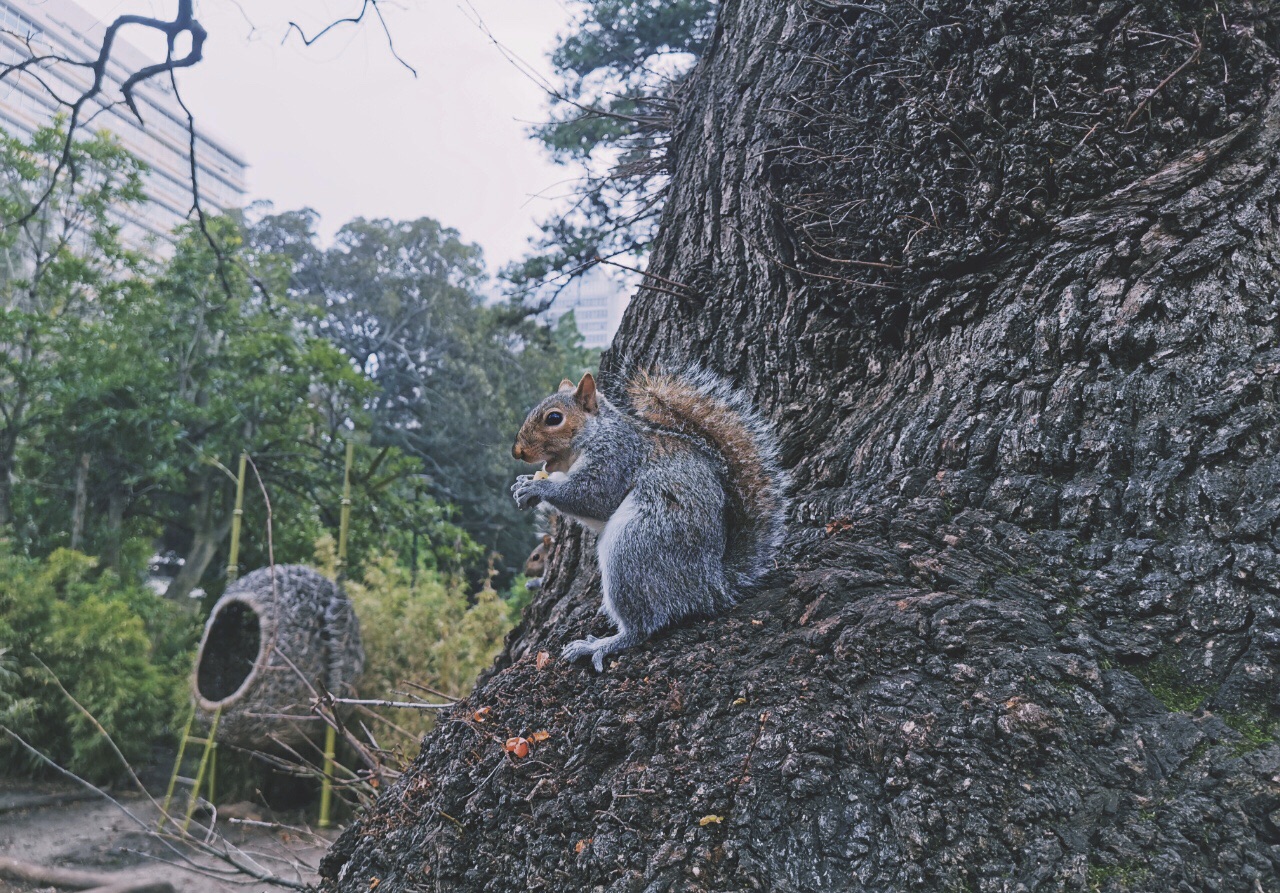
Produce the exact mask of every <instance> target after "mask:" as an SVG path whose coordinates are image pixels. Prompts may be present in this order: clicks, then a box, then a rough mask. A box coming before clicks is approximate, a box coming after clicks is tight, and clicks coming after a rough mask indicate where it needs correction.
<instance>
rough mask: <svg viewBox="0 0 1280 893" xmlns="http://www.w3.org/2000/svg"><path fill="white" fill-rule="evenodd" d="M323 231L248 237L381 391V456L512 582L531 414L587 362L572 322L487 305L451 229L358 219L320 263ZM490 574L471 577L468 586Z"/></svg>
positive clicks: (294, 225) (373, 411) (297, 220)
mask: <svg viewBox="0 0 1280 893" xmlns="http://www.w3.org/2000/svg"><path fill="white" fill-rule="evenodd" d="M314 219H315V218H314V215H313V214H312V213H311V212H309V211H299V212H289V213H285V214H278V215H272V216H268V217H265V218H264V219H263V220H261V221H260V222H259V223H258V224H257V225H256V226H255V227H254V228H253V231H252V235H251V238H252V241H253V243H254V245H255V246H256V247H257V248H258V250H262V251H273V252H278V253H280V254H282V255H284V256H288V257H289V258H291V259H292V260H293V262H294V268H293V276H292V280H291V293H292V294H293V295H294V296H295V297H296V298H297V299H298V300H301V301H305V302H306V303H307V304H308V305H310V306H311V307H313V308H315V310H316V311H317V313H318V314H319V315H318V317H317V319H316V321H315V324H314V331H315V332H316V333H317V334H320V335H323V336H324V337H325V338H327V339H328V340H329V341H331V342H332V343H333V344H335V345H336V346H337V347H338V348H339V349H340V350H341V351H342V352H343V354H345V355H346V357H347V358H349V360H350V362H351V363H353V364H354V365H355V366H356V367H358V368H359V369H361V370H363V372H364V373H365V374H366V375H367V376H368V377H369V378H370V379H372V381H373V382H374V384H375V385H376V389H375V390H374V391H373V392H372V393H371V394H369V396H368V397H367V399H366V402H365V408H366V410H367V411H368V413H369V416H370V418H371V424H372V432H371V438H372V444H373V446H375V447H378V448H387V447H394V448H395V449H397V450H399V451H400V452H401V453H403V454H404V455H405V456H407V457H411V458H412V459H413V460H415V461H416V462H417V463H419V468H418V471H419V472H420V474H421V475H424V477H421V478H419V479H418V480H419V481H420V483H421V486H422V488H423V490H424V491H425V492H426V493H427V494H428V495H429V496H431V497H432V498H433V499H434V500H435V501H436V503H437V504H439V505H448V506H452V507H454V508H455V509H456V512H457V513H456V516H455V517H454V518H453V520H454V521H456V523H457V524H458V525H459V527H460V528H461V529H462V530H464V531H465V532H466V533H467V534H468V536H469V537H471V538H472V539H474V540H475V541H476V542H478V543H480V544H481V545H483V546H484V547H485V548H486V549H488V550H496V551H498V552H499V553H501V555H502V556H503V563H502V568H503V571H504V572H503V574H502V579H503V581H504V582H505V581H506V580H508V579H509V578H510V575H511V574H512V573H514V571H515V568H516V567H517V566H518V564H519V563H520V561H521V560H523V558H524V554H525V553H526V552H527V551H528V542H529V540H530V533H531V528H530V520H529V519H528V518H527V517H525V516H522V515H521V514H520V513H518V512H516V511H515V509H514V507H513V505H512V504H511V500H510V499H509V498H508V496H507V488H508V486H509V484H510V481H511V477H512V475H513V474H514V473H515V472H516V470H517V468H518V467H519V466H518V463H515V462H514V461H513V460H512V458H511V455H510V445H511V441H512V439H513V437H514V435H515V431H516V429H517V428H518V427H519V425H520V422H521V421H522V420H523V418H524V414H525V413H526V412H527V410H528V408H529V407H530V406H532V405H533V404H534V403H535V402H536V401H537V400H538V399H540V398H541V397H542V396H545V395H546V393H548V392H549V389H551V388H553V387H554V386H555V385H556V383H557V382H559V380H560V379H561V378H563V377H564V376H565V375H573V374H580V373H581V371H583V368H584V367H585V366H586V365H588V364H589V363H590V362H591V354H590V353H589V352H586V351H583V350H581V348H580V346H579V343H578V336H577V334H576V329H575V328H573V324H572V321H571V320H570V321H566V322H565V324H564V325H563V327H562V328H560V329H558V330H554V331H553V330H550V329H548V328H547V327H546V326H545V325H542V324H540V323H538V322H537V321H536V320H534V319H533V318H531V316H530V311H529V309H528V308H527V307H525V306H523V305H521V304H519V303H503V304H497V305H487V304H486V303H485V302H484V300H483V299H482V298H481V294H480V292H481V289H482V286H483V265H482V258H481V255H480V249H479V248H478V247H476V246H475V245H469V244H466V243H464V242H463V241H462V240H461V238H460V237H459V235H458V233H457V231H456V230H452V229H449V228H447V227H444V226H442V225H441V224H439V223H438V222H436V221H434V220H430V219H427V218H423V219H419V220H414V221H402V222H396V221H390V220H373V221H370V220H354V221H352V222H351V223H349V224H347V225H346V226H344V227H343V228H342V229H341V230H340V231H339V233H338V236H337V239H336V243H335V244H334V245H333V247H331V248H329V249H327V250H322V249H319V248H318V247H317V246H316V242H315V235H314V230H313V226H314ZM404 545H405V544H404V543H403V542H401V543H400V544H399V549H400V551H401V554H405V550H404ZM483 567H484V563H483V561H478V562H472V563H471V564H470V567H469V570H470V571H471V576H472V577H473V579H478V578H479V576H480V574H481V573H482V571H483Z"/></svg>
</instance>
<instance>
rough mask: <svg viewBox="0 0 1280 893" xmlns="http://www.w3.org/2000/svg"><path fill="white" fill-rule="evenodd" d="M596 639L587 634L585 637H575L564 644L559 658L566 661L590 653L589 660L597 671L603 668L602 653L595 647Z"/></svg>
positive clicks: (601, 670)
mask: <svg viewBox="0 0 1280 893" xmlns="http://www.w3.org/2000/svg"><path fill="white" fill-rule="evenodd" d="M597 641H598V640H597V639H596V638H595V637H594V636H587V637H586V638H585V639H575V640H574V641H572V642H570V643H569V644H568V645H565V646H564V650H562V651H561V652H560V659H561V660H567V661H575V660H577V659H578V658H580V657H586V656H587V655H591V662H592V664H594V665H595V668H596V670H597V671H600V672H603V670H604V654H603V652H602V649H600V648H597V647H596V642H597Z"/></svg>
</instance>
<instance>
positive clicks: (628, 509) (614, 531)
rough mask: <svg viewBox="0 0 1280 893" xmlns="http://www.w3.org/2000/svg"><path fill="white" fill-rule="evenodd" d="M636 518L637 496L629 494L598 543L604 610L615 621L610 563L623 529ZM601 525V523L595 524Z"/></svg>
mask: <svg viewBox="0 0 1280 893" xmlns="http://www.w3.org/2000/svg"><path fill="white" fill-rule="evenodd" d="M635 516H636V503H635V494H634V493H628V494H627V497H626V498H625V499H623V500H622V504H621V505H619V506H618V508H617V511H615V512H614V513H613V515H612V516H611V517H610V518H609V520H608V521H606V522H605V523H604V524H603V525H602V527H603V530H602V531H601V533H600V539H599V540H597V541H596V557H597V558H598V559H599V560H600V580H601V589H603V590H604V609H605V612H606V613H607V614H608V615H609V616H610V617H612V618H614V620H615V621H616V620H617V617H618V615H617V613H616V612H615V611H614V610H613V598H612V596H611V594H610V589H611V588H612V586H611V585H610V584H611V583H612V575H611V573H610V563H611V562H612V560H613V553H614V550H615V549H616V548H617V547H618V541H619V540H620V539H621V537H622V532H623V529H624V528H625V527H626V526H627V524H628V523H629V522H630V521H631V519H633V518H634V517H635ZM594 523H597V524H598V523H600V522H598V521H597V522H594Z"/></svg>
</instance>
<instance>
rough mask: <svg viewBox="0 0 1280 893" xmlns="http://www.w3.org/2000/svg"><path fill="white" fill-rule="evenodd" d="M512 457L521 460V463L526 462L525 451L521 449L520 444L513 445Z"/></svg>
mask: <svg viewBox="0 0 1280 893" xmlns="http://www.w3.org/2000/svg"><path fill="white" fill-rule="evenodd" d="M511 457H512V458H513V459H519V460H520V461H521V462H523V461H524V450H522V449H520V444H518V443H517V444H513V445H512V447H511Z"/></svg>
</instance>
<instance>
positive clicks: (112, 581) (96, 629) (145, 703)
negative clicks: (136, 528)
mask: <svg viewBox="0 0 1280 893" xmlns="http://www.w3.org/2000/svg"><path fill="white" fill-rule="evenodd" d="M198 633H199V627H198V624H197V621H196V618H195V617H194V616H192V615H190V614H188V613H187V612H185V611H183V610H182V609H181V608H179V607H178V606H176V605H174V604H173V603H171V602H166V601H164V600H163V599H161V598H159V597H158V596H156V595H155V594H154V593H153V592H151V591H150V590H149V589H147V588H146V587H145V586H143V585H141V584H140V583H136V582H129V581H126V580H124V579H122V578H121V577H120V576H118V575H117V574H115V573H114V572H112V571H99V570H98V569H97V561H96V560H95V559H93V558H90V557H88V556H86V555H82V554H80V553H78V552H72V551H70V550H68V549H59V550H57V551H55V552H54V553H52V554H51V555H50V556H48V558H45V559H43V560H36V559H31V558H25V557H21V556H18V555H14V554H12V553H11V552H9V551H8V550H7V549H5V547H4V545H3V542H2V541H0V655H2V656H3V657H2V659H0V725H3V726H5V727H7V728H9V729H12V730H13V732H14V733H16V734H17V735H19V736H21V737H22V738H23V739H24V740H26V741H27V742H28V743H29V744H31V745H32V746H33V747H35V748H36V749H38V750H39V751H41V752H42V753H44V754H45V755H47V756H48V757H50V758H51V759H53V760H54V761H56V762H57V763H58V764H59V765H61V766H64V767H66V768H68V769H70V770H71V771H73V772H75V773H77V774H79V775H81V776H84V777H86V778H88V779H90V780H93V781H105V780H108V779H110V778H112V777H114V776H115V775H117V774H118V773H119V772H120V771H121V769H122V768H123V767H121V765H120V763H119V760H118V759H117V758H116V756H115V755H114V754H113V753H112V752H111V750H110V747H109V745H108V744H107V743H106V741H104V740H103V738H102V736H101V735H100V734H99V732H98V731H97V730H96V729H95V728H94V727H93V724H92V723H91V722H89V720H88V719H87V718H86V717H85V716H84V715H83V714H82V713H81V712H80V711H79V710H78V709H77V708H76V706H75V705H74V704H73V703H71V701H70V700H69V699H68V698H67V697H66V696H65V695H64V694H63V693H62V692H61V691H59V690H58V686H57V685H56V684H55V683H54V681H53V678H52V677H51V676H50V673H52V674H53V676H56V677H57V679H58V680H59V681H60V682H61V683H62V685H63V686H64V687H65V688H66V689H67V691H68V692H69V693H70V694H71V696H72V697H74V698H75V699H76V700H77V701H79V702H80V704H82V705H83V706H84V708H85V709H86V710H88V711H89V712H90V713H91V714H92V715H93V717H94V718H95V719H96V720H97V721H98V722H100V723H101V724H102V725H103V727H104V728H106V730H107V731H108V732H109V733H110V734H111V736H112V738H113V739H114V740H115V742H116V744H117V745H118V746H119V747H120V749H121V751H122V752H123V753H124V755H125V757H126V759H128V760H129V761H130V762H135V761H138V762H141V761H143V760H145V758H146V757H147V755H148V753H149V751H150V749H151V746H152V744H153V743H155V741H156V740H157V739H159V738H161V737H162V736H163V735H164V734H165V733H166V731H167V730H168V729H169V728H170V726H171V721H172V719H173V717H174V716H175V714H176V712H177V711H179V710H180V709H183V708H185V706H186V703H187V688H186V682H187V675H188V673H189V671H190V666H191V654H192V651H193V650H194V646H195V642H196V638H197V636H198ZM41 662H43V664H44V665H45V666H46V667H48V670H46V669H45V668H44V667H42V666H41ZM0 755H3V756H4V758H5V759H6V761H7V762H8V764H9V765H10V766H11V767H14V766H24V765H26V766H32V767H33V768H34V767H35V765H36V764H37V763H38V761H37V760H36V759H35V758H34V757H33V756H31V755H30V754H28V753H27V752H26V751H25V750H23V749H22V748H21V747H19V746H18V745H17V744H16V743H15V742H13V741H12V740H11V739H9V738H8V737H7V736H6V737H5V738H4V739H3V740H0Z"/></svg>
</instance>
